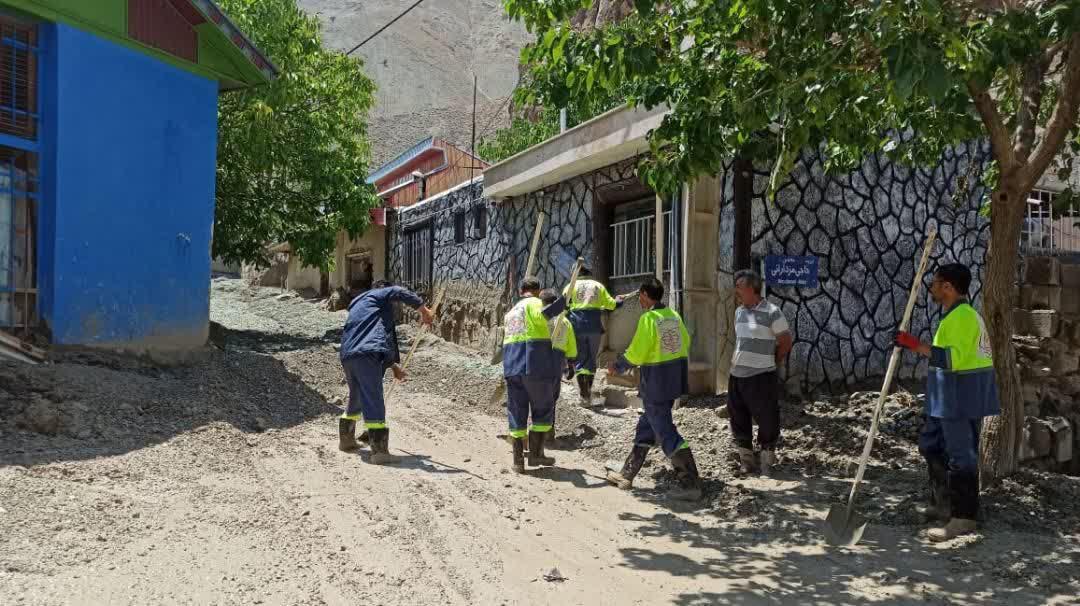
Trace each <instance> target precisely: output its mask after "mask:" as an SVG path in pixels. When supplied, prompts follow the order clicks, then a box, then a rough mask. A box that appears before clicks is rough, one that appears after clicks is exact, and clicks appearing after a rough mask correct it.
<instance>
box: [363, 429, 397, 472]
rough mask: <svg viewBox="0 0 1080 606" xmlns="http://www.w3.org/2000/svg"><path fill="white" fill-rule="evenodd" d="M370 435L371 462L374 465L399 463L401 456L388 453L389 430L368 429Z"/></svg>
mask: <svg viewBox="0 0 1080 606" xmlns="http://www.w3.org/2000/svg"><path fill="white" fill-rule="evenodd" d="M368 433H369V434H370V435H371V462H372V463H374V464H375V465H391V464H394V463H400V462H401V457H399V456H395V455H392V454H390V430H389V429H386V428H383V429H369V430H368Z"/></svg>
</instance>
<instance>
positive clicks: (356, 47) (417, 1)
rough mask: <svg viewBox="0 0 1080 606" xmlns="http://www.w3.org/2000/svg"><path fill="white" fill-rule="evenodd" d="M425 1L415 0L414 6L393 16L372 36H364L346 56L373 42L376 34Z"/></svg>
mask: <svg viewBox="0 0 1080 606" xmlns="http://www.w3.org/2000/svg"><path fill="white" fill-rule="evenodd" d="M423 1H424V0H416V2H414V3H413V5H412V6H410V7H409V8H407V9H405V10H404V11H402V13H401V14H400V15H398V16H397V17H394V18H393V19H392V20H391V21H390V23H387V24H386V25H384V26H382V27H380V28H379V29H377V30H375V33H374V34H371V35H370V36H368V37H367V38H364V41H363V42H361V43H360V44H357V45H356V46H354V47H352V50H350V51H349V52H347V53H345V55H346V56H348V55H351V54H353V53H355V52H356V51H357V50H359V49H360V47H361V46H363V45H365V44H367V43H368V42H371V39H372V38H374V37H375V36H378V35H379V34H381V33H383V31H384V30H385V29H386V28H388V27H390V26H391V25H393V24H395V23H397V20H398V19H400V18H402V17H404V16H405V15H408V14H409V12H410V11H412V9H414V8H416V7H418V6H420V3H421V2H423Z"/></svg>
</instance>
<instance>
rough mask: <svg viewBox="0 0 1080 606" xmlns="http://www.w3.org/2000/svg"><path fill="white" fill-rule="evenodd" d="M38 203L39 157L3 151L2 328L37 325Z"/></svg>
mask: <svg viewBox="0 0 1080 606" xmlns="http://www.w3.org/2000/svg"><path fill="white" fill-rule="evenodd" d="M37 203H38V174H37V166H36V157H35V156H34V155H33V154H28V153H26V152H22V151H17V150H12V149H10V148H4V147H0V327H4V328H17V327H23V328H29V327H31V326H34V325H36V324H37V238H36V236H37V226H38V212H37V211H38V204H37Z"/></svg>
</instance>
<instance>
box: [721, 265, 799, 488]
mask: <svg viewBox="0 0 1080 606" xmlns="http://www.w3.org/2000/svg"><path fill="white" fill-rule="evenodd" d="M735 298H736V300H737V301H738V302H739V308H738V309H737V310H735V355H734V356H733V357H732V360H731V377H730V379H729V381H728V413H729V417H730V420H731V433H732V435H733V436H735V444H736V446H737V447H738V450H739V463H740V466H739V471H740V473H742V474H744V475H746V474H751V473H755V472H760V473H761V475H763V476H768V475H769V472H770V469H771V468H772V465H773V464H774V463H775V462H776V445H777V442H779V441H780V402H779V396H780V383H779V380H778V379H777V376H776V368H777V366H778V365H779V364H780V362H782V361H783V360H784V358H785V357H786V356H787V355H788V352H790V351H791V344H792V337H791V330H790V329H789V328H788V323H787V319H785V318H784V314H783V313H782V312H781V311H780V308H779V307H777V306H776V305H773V304H772V303H770V302H769V301H768V300H766V299H764V298H763V297H762V296H761V276H759V275H758V274H757V273H755V272H753V271H750V270H743V271H739V272H737V273H736V274H735ZM755 421H756V422H757V424H758V436H757V437H758V446H759V447H760V448H761V464H760V466H759V465H758V462H757V460H756V457H755V456H754V422H755Z"/></svg>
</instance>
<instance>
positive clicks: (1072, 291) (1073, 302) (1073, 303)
mask: <svg viewBox="0 0 1080 606" xmlns="http://www.w3.org/2000/svg"><path fill="white" fill-rule="evenodd" d="M1058 309H1059V310H1061V313H1063V314H1071V315H1075V314H1080V288H1065V287H1062V289H1061V307H1059V308H1058Z"/></svg>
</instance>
